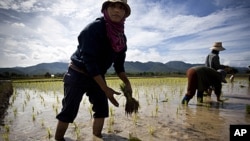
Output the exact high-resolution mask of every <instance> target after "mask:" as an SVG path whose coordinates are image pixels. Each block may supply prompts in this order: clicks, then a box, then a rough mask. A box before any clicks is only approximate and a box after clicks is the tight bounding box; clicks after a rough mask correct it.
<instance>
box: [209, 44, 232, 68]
mask: <svg viewBox="0 0 250 141" xmlns="http://www.w3.org/2000/svg"><path fill="white" fill-rule="evenodd" d="M210 49H211V50H212V51H211V53H209V54H208V55H207V58H206V62H205V66H206V67H210V68H213V69H215V70H219V69H225V68H226V67H228V66H225V65H221V64H220V57H219V52H220V51H223V50H225V48H224V47H223V46H222V42H215V43H214V45H213V46H212V47H211V48H210Z"/></svg>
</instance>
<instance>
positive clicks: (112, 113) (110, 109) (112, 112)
mask: <svg viewBox="0 0 250 141" xmlns="http://www.w3.org/2000/svg"><path fill="white" fill-rule="evenodd" d="M109 113H110V116H111V117H113V116H114V109H113V108H112V107H109Z"/></svg>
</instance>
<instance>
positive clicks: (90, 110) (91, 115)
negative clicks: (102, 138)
mask: <svg viewBox="0 0 250 141" xmlns="http://www.w3.org/2000/svg"><path fill="white" fill-rule="evenodd" d="M88 110H89V114H90V117H91V119H92V118H93V110H92V105H90V106H89V108H88Z"/></svg>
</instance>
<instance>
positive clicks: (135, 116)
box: [133, 114, 139, 125]
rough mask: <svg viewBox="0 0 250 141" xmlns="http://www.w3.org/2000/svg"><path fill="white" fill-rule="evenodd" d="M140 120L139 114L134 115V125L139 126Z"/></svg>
mask: <svg viewBox="0 0 250 141" xmlns="http://www.w3.org/2000/svg"><path fill="white" fill-rule="evenodd" d="M138 118H139V116H138V114H134V115H133V123H134V125H136V124H137V122H138Z"/></svg>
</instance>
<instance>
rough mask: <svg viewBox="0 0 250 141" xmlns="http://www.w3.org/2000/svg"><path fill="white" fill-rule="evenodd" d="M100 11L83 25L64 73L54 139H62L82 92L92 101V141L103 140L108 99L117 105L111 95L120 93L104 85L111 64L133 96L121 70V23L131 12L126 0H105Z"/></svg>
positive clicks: (123, 42) (123, 52) (123, 41)
mask: <svg viewBox="0 0 250 141" xmlns="http://www.w3.org/2000/svg"><path fill="white" fill-rule="evenodd" d="M101 12H102V13H103V16H102V17H100V18H97V19H96V20H95V21H94V22H92V23H90V24H89V25H88V26H86V27H85V28H84V29H83V31H82V32H81V33H80V35H79V36H78V42H79V44H78V47H77V49H76V51H75V53H73V54H72V56H71V63H70V64H69V68H68V71H67V73H66V74H65V75H64V98H63V100H62V105H63V107H62V110H61V112H60V113H59V114H58V115H57V116H56V118H57V119H58V124H57V128H56V133H55V140H58V141H61V140H62V141H63V140H64V134H65V132H66V130H67V128H68V125H69V123H72V122H73V121H74V119H75V118H76V115H77V113H78V109H79V105H80V102H81V100H82V96H83V94H84V93H86V95H87V96H88V97H89V101H90V103H91V104H93V108H92V110H93V112H94V114H93V117H94V120H93V127H92V128H93V129H92V130H93V131H92V133H93V140H94V141H102V140H103V139H102V129H103V125H104V119H105V118H106V117H108V116H109V108H108V100H110V102H111V103H112V104H113V105H115V106H116V107H118V106H119V103H118V102H117V101H116V99H115V98H114V96H113V95H114V94H120V93H119V92H116V91H115V90H113V89H112V88H110V87H109V86H107V84H106V81H105V77H104V75H105V73H106V72H107V70H108V68H110V66H111V65H112V64H113V66H114V69H115V71H116V73H117V75H118V76H119V78H120V79H121V80H122V81H123V83H124V84H125V89H126V92H129V93H130V94H131V95H132V88H131V84H130V81H129V79H128V78H127V76H126V74H125V69H124V62H125V56H126V51H127V44H126V37H125V34H124V22H125V19H126V18H127V17H128V16H129V15H130V12H131V11H130V7H129V5H128V4H127V0H106V1H105V2H104V3H103V4H102V9H101Z"/></svg>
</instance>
